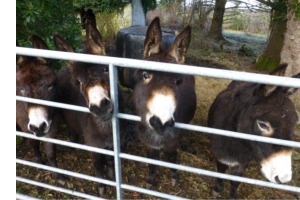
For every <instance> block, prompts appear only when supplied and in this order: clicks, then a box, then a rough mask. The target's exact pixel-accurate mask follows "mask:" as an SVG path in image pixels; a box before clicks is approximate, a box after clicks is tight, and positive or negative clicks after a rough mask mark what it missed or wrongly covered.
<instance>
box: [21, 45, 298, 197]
mask: <svg viewBox="0 0 300 200" xmlns="http://www.w3.org/2000/svg"><path fill="white" fill-rule="evenodd" d="M16 53H17V54H18V55H24V56H40V57H44V58H52V59H60V60H73V61H80V62H87V63H101V64H107V65H109V72H110V85H111V98H112V101H113V102H114V103H115V107H114V114H113V118H112V129H113V141H114V150H113V151H109V150H105V149H100V148H95V147H90V146H86V145H81V144H77V143H72V142H67V141H62V140H58V139H52V138H44V137H35V136H34V135H32V134H28V133H23V132H19V131H17V132H16V135H18V136H21V137H26V138H31V139H36V140H40V141H46V142H52V143H55V144H59V145H64V146H68V147H72V148H78V149H83V150H87V151H93V152H98V153H102V154H107V155H111V156H114V159H115V166H116V167H115V176H116V180H115V181H109V180H105V179H101V178H96V177H93V176H88V175H85V174H80V173H76V172H72V171H67V170H63V169H59V168H53V167H50V166H46V165H41V164H37V163H33V162H29V161H25V160H21V159H16V162H17V164H22V165H27V166H31V167H36V168H40V169H45V170H49V171H54V172H59V173H61V174H65V175H68V176H74V177H78V178H81V179H85V180H90V181H94V182H98V183H104V184H107V185H110V186H114V187H116V193H117V199H123V198H122V190H131V191H136V192H139V193H144V194H148V195H153V196H156V197H161V198H167V199H185V198H183V197H178V196H174V195H170V194H165V193H161V192H157V191H153V190H148V189H144V188H140V187H136V186H132V185H128V184H125V183H122V179H121V178H122V173H121V165H120V161H121V158H122V159H129V160H133V161H138V162H144V163H147V164H155V165H158V166H163V167H168V168H173V169H177V170H183V171H187V172H191V173H195V174H199V175H204V176H211V177H219V178H223V179H227V180H234V181H239V182H243V183H248V184H254V185H259V186H265V187H270V188H276V189H281V190H286V191H291V192H297V193H300V187H295V186H291V185H282V184H275V183H271V182H267V181H261V180H256V179H251V178H245V177H239V176H234V175H229V174H223V173H218V172H214V171H209V170H205V169H200V168H195V167H189V166H184V165H180V164H173V163H168V162H164V161H159V160H153V159H148V158H144V157H140V156H135V155H130V154H126V153H121V152H120V142H119V141H120V138H119V119H126V120H133V121H140V117H138V116H134V115H129V114H125V113H119V112H118V104H117V102H118V101H117V98H118V94H117V68H118V67H125V68H141V69H147V70H158V71H165V72H174V73H182V74H189V75H196V76H206V77H213V78H222V79H231V80H239V81H247V82H256V83H263V84H272V85H279V86H288V87H295V88H300V80H299V79H294V78H289V77H277V76H271V75H263V74H255V73H246V72H238V71H231V70H221V69H212V68H205V67H199V66H188V65H184V66H183V65H177V64H168V63H160V64H159V65H157V62H150V61H142V60H134V59H126V58H115V57H108V56H95V55H87V54H80V53H69V52H58V51H51V50H38V49H32V48H23V47H17V48H16ZM16 100H17V101H25V102H31V103H37V104H42V105H47V106H53V107H58V108H64V109H71V110H76V111H81V112H89V110H88V108H85V107H80V106H75V105H68V104H63V103H57V102H49V101H44V100H40V99H32V98H26V97H21V96H16ZM175 127H176V128H180V129H186V130H191V131H197V132H205V133H208V134H216V135H223V136H228V137H237V138H242V139H247V140H252V141H259V142H267V143H272V144H280V145H285V146H289V147H293V148H300V142H295V141H286V140H281V139H274V138H267V137H261V136H254V135H249V134H244V133H237V132H232V131H226V130H220V129H214V128H208V127H204V126H196V125H191V124H183V123H175ZM16 180H17V181H19V182H23V183H27V184H31V185H35V186H39V187H44V188H48V189H51V190H55V191H58V192H63V193H67V194H71V195H74V196H77V197H82V198H87V199H101V198H99V197H96V196H91V195H88V194H84V193H80V192H76V191H73V190H68V189H65V188H60V187H56V186H52V185H48V184H45V183H40V182H36V181H33V180H29V179H25V178H22V177H17V178H16ZM17 198H18V199H35V198H33V197H30V196H27V195H26V194H17Z"/></svg>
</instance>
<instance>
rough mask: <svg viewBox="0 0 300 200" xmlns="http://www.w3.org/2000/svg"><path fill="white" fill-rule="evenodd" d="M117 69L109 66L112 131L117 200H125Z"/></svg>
mask: <svg viewBox="0 0 300 200" xmlns="http://www.w3.org/2000/svg"><path fill="white" fill-rule="evenodd" d="M117 73H118V72H117V67H116V66H114V65H113V64H109V81H110V95H111V99H112V101H113V103H114V113H113V117H112V129H113V142H114V160H115V176H116V192H117V199H120V200H121V199H123V197H122V189H121V184H122V173H121V159H120V127H119V119H118V117H117V114H118V112H119V102H118V74H117Z"/></svg>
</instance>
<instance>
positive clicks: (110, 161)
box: [105, 155, 115, 181]
mask: <svg viewBox="0 0 300 200" xmlns="http://www.w3.org/2000/svg"><path fill="white" fill-rule="evenodd" d="M105 158H106V165H107V170H108V177H109V179H110V180H112V181H115V161H114V157H113V156H109V155H106V157H105Z"/></svg>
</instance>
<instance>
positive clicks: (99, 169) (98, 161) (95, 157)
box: [92, 153, 105, 196]
mask: <svg viewBox="0 0 300 200" xmlns="http://www.w3.org/2000/svg"><path fill="white" fill-rule="evenodd" d="M92 161H93V165H94V168H95V171H96V176H97V177H99V178H104V165H105V155H103V154H99V153H92ZM98 191H99V194H100V196H103V195H104V194H105V185H104V184H102V183H99V188H98Z"/></svg>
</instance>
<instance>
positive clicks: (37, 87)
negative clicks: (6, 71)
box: [16, 35, 56, 136]
mask: <svg viewBox="0 0 300 200" xmlns="http://www.w3.org/2000/svg"><path fill="white" fill-rule="evenodd" d="M32 46H33V47H34V48H38V49H48V47H47V45H46V43H45V42H44V41H43V40H42V39H41V38H39V37H38V36H36V35H33V36H32ZM55 80H56V74H55V72H54V69H53V68H52V67H51V65H50V63H49V62H48V61H47V60H45V59H43V58H40V57H25V56H20V57H19V58H18V62H17V71H16V86H17V87H16V93H17V95H20V96H24V97H30V98H36V99H42V100H49V101H54V100H56V88H55ZM23 105H24V106H23V109H24V110H17V111H18V112H25V113H27V114H26V115H27V117H28V119H27V120H28V125H27V127H28V130H29V131H30V132H32V133H34V134H35V135H36V136H43V135H45V134H46V133H48V132H49V130H50V127H51V122H52V115H53V108H50V107H46V106H42V105H36V104H32V103H23ZM17 115H18V114H17ZM17 123H18V122H17Z"/></svg>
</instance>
